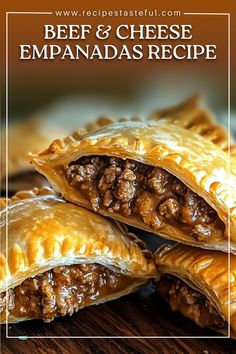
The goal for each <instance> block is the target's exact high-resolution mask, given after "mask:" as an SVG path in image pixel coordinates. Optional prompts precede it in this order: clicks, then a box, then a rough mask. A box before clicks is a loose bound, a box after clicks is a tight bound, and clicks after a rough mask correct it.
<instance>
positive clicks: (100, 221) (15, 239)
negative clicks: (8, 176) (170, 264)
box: [0, 190, 157, 323]
mask: <svg viewBox="0 0 236 354" xmlns="http://www.w3.org/2000/svg"><path fill="white" fill-rule="evenodd" d="M4 203H6V201H4V200H3V201H2V204H4ZM8 203H9V205H8V207H7V209H4V208H3V210H2V211H1V252H2V253H1V254H0V292H1V306H0V311H1V321H2V322H5V321H6V320H8V322H9V323H11V322H19V321H25V320H30V319H42V320H43V321H45V322H50V321H52V320H53V319H54V318H55V317H58V316H65V315H72V314H73V313H75V312H77V311H78V310H79V309H81V308H83V307H86V306H89V305H94V304H99V303H102V302H106V301H109V300H112V299H116V298H119V297H121V296H123V295H126V294H129V293H131V292H133V291H135V290H136V289H137V288H139V287H141V286H142V285H143V284H145V283H146V282H147V281H148V279H150V278H155V277H156V276H157V274H156V267H155V264H154V261H153V257H152V254H151V252H150V251H148V250H147V249H146V248H145V246H144V244H143V243H142V241H140V240H139V239H138V238H136V236H134V235H133V234H129V233H128V232H127V230H126V228H125V227H124V226H122V225H121V224H119V223H118V222H115V221H113V220H109V219H106V218H104V217H102V216H100V215H97V214H94V213H92V212H91V211H89V210H87V209H84V208H82V207H80V206H77V205H74V204H71V203H68V202H66V201H64V200H63V199H62V198H60V197H58V196H56V195H55V194H49V191H47V192H46V193H45V190H44V191H43V192H40V191H38V190H35V191H33V192H20V193H18V194H17V195H16V196H15V197H14V198H13V200H10V201H8ZM3 207H4V205H3ZM7 220H8V228H6V222H7ZM6 230H8V242H7V240H6Z"/></svg>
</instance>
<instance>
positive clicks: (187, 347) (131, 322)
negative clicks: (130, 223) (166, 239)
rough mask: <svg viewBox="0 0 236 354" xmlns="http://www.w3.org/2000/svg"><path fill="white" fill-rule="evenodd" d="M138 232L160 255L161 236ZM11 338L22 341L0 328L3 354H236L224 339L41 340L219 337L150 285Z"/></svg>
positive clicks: (235, 346) (17, 327)
mask: <svg viewBox="0 0 236 354" xmlns="http://www.w3.org/2000/svg"><path fill="white" fill-rule="evenodd" d="M132 231H134V230H132ZM135 231H136V233H138V234H139V235H140V237H141V238H143V239H145V240H146V241H147V243H148V246H149V248H150V249H153V250H154V249H156V248H157V246H158V245H159V244H160V243H162V242H163V241H162V240H161V239H160V238H158V237H157V236H151V235H150V234H145V233H140V231H138V232H137V230H135ZM8 336H11V337H12V336H15V337H18V338H6V326H1V344H2V347H1V351H2V353H7V354H8V353H9V354H10V353H20V354H21V353H22V354H23V353H49V354H50V353H65V354H66V353H95V354H100V353H133V354H134V353H147V354H148V353H166V354H169V353H173V354H174V353H178V354H179V353H191V354H195V353H203V354H215V353H218V354H219V353H236V342H235V341H233V340H230V339H221V338H215V339H197V338H195V339H194V338H188V339H185V338H178V339H169V338H158V339H155V338H142V339H138V338H116V339H113V338H112V339H111V338H106V339H101V338H92V339H88V338H77V339H75V338H67V339H64V338H44V339H43V338H37V337H45V336H47V337H60V336H62V337H65V336H70V337H73V336H82V337H84V336H96V337H97V336H106V337H109V336H122V337H123V336H124V337H127V336H148V337H150V336H178V337H181V336H191V337H195V336H217V333H215V332H213V331H211V330H206V329H202V328H200V327H198V326H197V325H195V324H194V323H193V322H192V321H190V320H188V319H186V318H184V317H183V316H181V315H180V314H179V313H177V312H172V311H171V310H170V308H169V306H168V305H167V304H166V303H165V302H164V301H163V300H162V299H161V298H160V297H159V296H158V295H157V294H156V293H155V291H154V288H153V286H152V285H151V284H149V285H148V286H147V287H146V288H144V289H140V290H139V291H138V292H136V293H135V294H130V295H128V296H125V297H123V298H121V299H118V300H115V301H111V302H109V303H106V304H103V305H99V306H91V307H89V308H85V309H82V310H81V311H79V313H77V314H75V315H73V316H72V317H64V318H58V319H56V320H55V321H53V322H51V323H47V324H46V323H43V322H42V321H29V322H24V323H19V324H14V325H9V328H8ZM29 336H34V337H36V338H29Z"/></svg>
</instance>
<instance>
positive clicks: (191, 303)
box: [157, 275, 227, 330]
mask: <svg viewBox="0 0 236 354" xmlns="http://www.w3.org/2000/svg"><path fill="white" fill-rule="evenodd" d="M157 291H158V292H159V294H160V295H161V297H163V298H164V299H165V300H166V301H167V302H168V303H169V305H170V307H171V309H172V310H173V311H179V312H180V313H182V314H183V315H184V316H185V317H188V318H190V319H191V320H193V321H194V322H195V323H197V324H198V325H199V326H201V327H211V328H215V329H219V330H220V329H226V330H227V322H226V321H224V320H223V319H222V317H221V316H220V315H219V313H218V312H217V310H216V309H215V308H214V307H213V305H212V304H211V303H210V302H209V300H207V299H206V297H205V296H204V295H202V294H201V293H199V292H197V291H196V290H193V289H192V288H191V287H190V286H188V285H187V284H186V283H184V282H183V281H182V280H180V279H178V278H176V277H174V276H172V275H165V276H163V277H162V278H161V279H160V280H159V282H158V283H157Z"/></svg>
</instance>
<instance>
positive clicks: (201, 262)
mask: <svg viewBox="0 0 236 354" xmlns="http://www.w3.org/2000/svg"><path fill="white" fill-rule="evenodd" d="M155 262H156V264H157V267H158V271H159V273H160V275H161V276H163V275H164V274H171V275H174V276H176V277H178V278H179V279H181V280H183V281H184V282H185V283H187V284H188V285H189V286H190V287H192V288H193V289H195V290H197V291H199V292H200V293H202V294H203V295H205V296H206V298H207V299H208V300H209V301H210V302H211V303H212V304H213V305H214V307H215V308H216V309H217V310H218V312H219V314H220V315H221V316H222V318H223V319H224V320H226V321H229V316H228V314H229V313H230V324H231V328H232V333H231V334H232V336H233V337H234V338H236V256H234V255H231V257H230V269H229V273H228V264H229V263H228V255H227V253H223V252H219V251H211V252H209V251H207V250H203V249H200V248H195V247H191V246H185V245H177V244H176V245H174V246H173V245H162V246H161V247H160V248H159V249H158V250H157V251H156V253H155ZM228 285H229V286H230V289H229V286H228ZM229 293H230V296H229ZM223 333H224V334H227V333H225V332H223Z"/></svg>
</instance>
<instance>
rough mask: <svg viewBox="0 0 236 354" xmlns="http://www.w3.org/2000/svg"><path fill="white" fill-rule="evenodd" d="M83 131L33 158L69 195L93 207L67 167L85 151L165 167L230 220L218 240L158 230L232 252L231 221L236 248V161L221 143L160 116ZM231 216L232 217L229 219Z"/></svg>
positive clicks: (129, 220) (126, 219)
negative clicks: (70, 180)
mask: <svg viewBox="0 0 236 354" xmlns="http://www.w3.org/2000/svg"><path fill="white" fill-rule="evenodd" d="M83 134H84V133H81V132H80V131H79V132H78V134H77V135H76V134H74V135H73V136H70V137H67V138H65V139H64V140H55V141H54V142H53V143H52V144H51V145H50V146H49V148H47V149H46V150H44V151H42V152H40V153H39V154H36V155H31V162H32V163H33V165H34V166H35V167H36V169H37V170H38V171H39V172H40V173H42V174H44V175H45V176H46V177H47V178H48V180H49V181H50V183H51V184H52V185H53V186H54V188H55V189H56V190H57V191H59V192H60V193H62V195H63V196H64V197H65V199H67V200H70V201H72V202H74V203H77V204H79V205H83V206H85V207H86V208H91V206H90V204H89V203H88V202H87V201H86V200H84V198H83V197H82V195H81V194H80V193H79V191H76V190H75V188H73V187H72V186H70V185H69V184H68V181H67V180H66V177H65V169H66V168H67V167H68V165H69V163H70V162H72V161H76V160H77V159H79V158H80V157H82V156H89V155H105V156H116V157H119V158H123V159H127V158H128V159H133V160H135V161H138V162H141V163H144V164H147V165H150V166H155V167H156V166H158V167H162V168H164V169H166V170H167V171H168V172H170V173H171V174H173V175H175V176H176V177H177V178H179V179H180V180H181V181H182V182H183V183H184V184H185V185H187V186H188V187H189V188H190V189H191V190H193V191H194V192H195V193H197V194H198V195H199V196H201V197H202V198H203V199H205V200H206V202H207V203H208V204H209V205H210V206H212V207H213V209H215V210H216V212H217V213H218V215H219V217H220V219H221V220H222V221H223V222H224V223H225V226H226V232H225V237H224V238H223V239H222V240H221V242H219V243H218V242H217V243H215V241H214V240H210V239H209V241H207V242H199V241H195V240H194V239H193V238H190V237H186V234H185V233H184V232H182V233H181V231H180V230H178V231H176V230H175V228H172V229H171V230H170V229H169V228H168V230H162V229H160V230H158V234H160V235H161V236H163V237H166V238H172V239H174V240H176V241H179V242H185V243H189V244H193V245H194V244H195V245H196V244H197V245H199V246H200V247H206V248H218V249H221V250H224V251H227V237H228V220H229V223H230V226H231V240H232V244H231V246H232V252H235V251H236V246H235V244H234V241H235V240H236V195H235V185H236V163H235V161H231V169H229V160H228V156H227V154H226V153H225V152H224V151H222V150H221V149H220V148H219V147H217V146H215V145H214V144H213V143H212V142H211V141H208V140H207V139H205V138H203V137H201V136H199V135H198V134H196V133H193V132H191V131H188V130H186V129H183V128H181V127H179V126H175V125H173V124H168V123H166V122H162V121H161V120H160V121H159V122H149V123H147V122H145V123H144V122H124V123H116V124H112V125H108V126H105V127H104V128H102V129H100V130H98V131H94V132H91V133H88V134H85V135H83ZM229 173H230V178H229ZM225 181H228V183H226V182H225ZM102 213H103V211H102ZM104 215H105V212H104ZM107 215H108V214H107ZM109 216H111V215H109ZM228 216H230V218H229V219H228ZM112 217H113V218H115V219H118V220H119V221H123V222H125V223H128V224H131V225H133V226H136V227H139V228H142V229H145V230H147V231H151V232H153V230H152V229H150V228H149V227H147V226H145V225H144V224H143V223H142V222H140V221H139V220H136V219H134V218H133V217H132V216H131V217H123V216H120V215H119V214H116V213H113V214H112ZM211 242H212V244H211Z"/></svg>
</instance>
